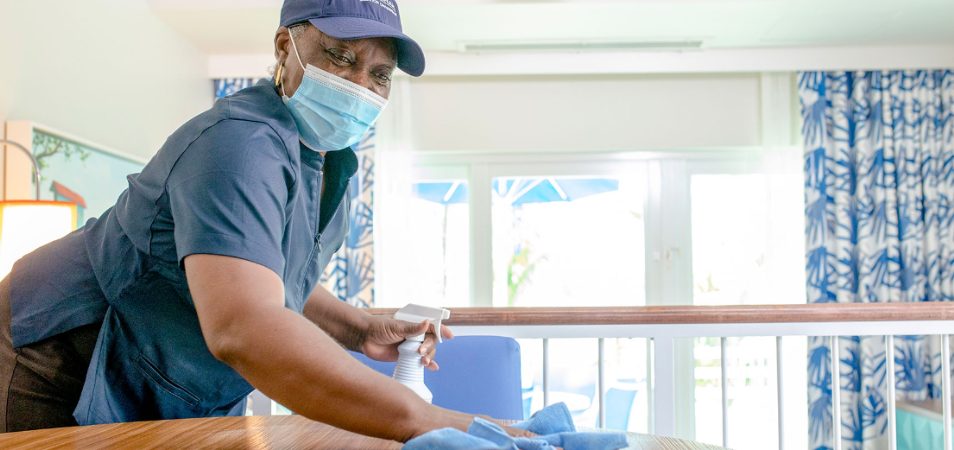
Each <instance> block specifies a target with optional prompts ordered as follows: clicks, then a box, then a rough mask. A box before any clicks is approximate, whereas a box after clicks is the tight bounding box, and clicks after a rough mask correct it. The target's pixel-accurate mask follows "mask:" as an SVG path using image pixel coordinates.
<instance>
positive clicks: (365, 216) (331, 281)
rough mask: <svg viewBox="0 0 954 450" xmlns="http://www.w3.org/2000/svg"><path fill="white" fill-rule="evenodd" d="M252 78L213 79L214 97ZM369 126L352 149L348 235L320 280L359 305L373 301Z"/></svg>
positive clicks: (372, 138) (372, 140) (250, 82)
mask: <svg viewBox="0 0 954 450" xmlns="http://www.w3.org/2000/svg"><path fill="white" fill-rule="evenodd" d="M255 82H256V79H255V78H225V79H217V80H213V83H214V86H215V98H216V99H218V98H221V97H225V96H227V95H232V94H234V93H236V92H238V91H240V90H242V89H245V88H246V87H249V86H251V85H253V84H255ZM374 143H375V130H374V129H373V128H372V129H371V131H370V132H369V133H368V135H367V136H365V137H364V139H362V140H361V143H360V144H358V146H357V148H356V149H355V153H356V154H357V156H358V172H357V173H356V174H355V176H354V178H352V179H351V187H350V190H349V195H348V197H346V199H348V201H350V202H351V205H350V206H351V209H350V222H349V230H348V236H347V238H346V239H345V243H344V245H343V246H342V248H341V249H340V250H339V251H338V254H337V255H335V257H334V258H333V259H332V260H331V263H330V264H328V267H327V268H326V269H325V273H324V274H323V275H322V284H323V285H324V286H325V287H326V288H328V290H329V291H331V293H333V294H335V295H337V296H338V298H340V299H342V300H344V301H346V302H348V303H350V304H352V305H355V306H359V307H370V306H373V305H374V233H373V231H374V220H373V217H374V214H373V212H374V155H375V145H374Z"/></svg>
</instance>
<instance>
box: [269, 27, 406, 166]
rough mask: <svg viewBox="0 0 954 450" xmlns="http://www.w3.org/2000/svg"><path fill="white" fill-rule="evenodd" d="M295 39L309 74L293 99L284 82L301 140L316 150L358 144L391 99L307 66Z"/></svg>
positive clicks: (287, 99) (283, 87)
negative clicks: (388, 99)
mask: <svg viewBox="0 0 954 450" xmlns="http://www.w3.org/2000/svg"><path fill="white" fill-rule="evenodd" d="M291 42H292V48H293V49H294V50H295V56H296V57H297V58H298V64H299V65H301V68H302V69H303V70H304V71H305V75H304V77H302V79H301V84H300V85H299V86H298V90H297V91H295V93H294V94H293V95H292V96H291V97H290V98H289V97H288V95H286V94H285V85H284V84H283V85H282V99H283V100H284V101H285V105H286V106H287V107H288V110H289V111H290V112H291V115H292V117H293V118H294V119H295V124H296V125H297V126H298V135H299V136H300V137H301V142H302V143H303V144H305V146H306V147H308V148H310V149H311V150H314V151H333V150H342V149H345V148H348V147H351V146H352V145H354V144H357V143H358V141H360V140H361V138H362V137H363V136H364V135H365V134H366V133H367V132H368V130H369V129H371V125H373V124H374V121H375V120H377V119H378V116H379V115H381V110H383V109H384V106H385V105H387V103H388V101H387V99H385V98H384V97H381V96H380V95H377V94H375V93H374V92H371V91H370V90H368V89H367V88H364V87H362V86H360V85H358V84H355V83H352V82H350V81H348V80H345V79H344V78H341V77H338V76H335V75H333V74H331V73H328V72H325V71H324V70H321V69H319V68H317V67H315V66H313V65H311V64H309V65H308V67H305V65H304V64H302V62H301V56H299V55H298V47H297V46H295V38H293V37H292V38H291Z"/></svg>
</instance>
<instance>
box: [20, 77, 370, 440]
mask: <svg viewBox="0 0 954 450" xmlns="http://www.w3.org/2000/svg"><path fill="white" fill-rule="evenodd" d="M323 169H324V172H323ZM356 169H357V159H356V157H355V155H354V152H352V151H351V150H350V149H345V150H341V151H337V152H329V153H326V155H325V158H322V157H321V155H319V154H318V153H315V152H313V151H311V150H308V149H307V148H305V147H303V146H301V145H300V143H299V137H298V132H297V129H296V127H295V123H294V121H293V120H292V117H291V115H290V114H289V113H288V111H287V109H286V108H285V105H284V104H283V103H282V101H281V97H280V96H279V95H278V94H277V93H276V92H275V90H274V88H273V87H272V86H271V85H270V84H269V83H267V82H261V83H259V84H258V85H256V86H253V87H251V88H248V89H245V90H242V91H240V92H238V93H236V94H235V95H233V96H230V97H226V98H224V99H221V100H219V101H218V102H216V103H215V105H214V106H213V107H212V109H210V110H208V111H206V112H204V113H202V114H200V115H198V116H196V117H195V118H193V119H192V120H190V121H189V122H187V123H186V124H185V125H183V126H182V127H181V128H179V129H178V130H176V131H175V132H174V133H173V134H172V135H171V136H170V137H169V139H168V140H167V141H166V143H165V144H164V145H163V146H162V148H161V149H160V150H159V152H158V153H156V155H155V156H154V157H153V158H152V160H150V161H149V163H148V164H147V165H146V166H145V168H143V171H142V172H141V173H139V174H136V175H130V176H129V177H128V178H129V187H128V188H127V189H126V190H125V191H124V192H123V193H122V194H121V195H120V196H119V199H118V200H117V201H116V205H115V206H113V207H112V208H110V209H109V210H107V211H106V212H105V213H103V215H102V216H101V217H100V218H99V219H98V220H97V219H92V220H90V221H89V222H87V224H86V225H85V226H84V227H82V228H81V229H79V230H77V231H75V232H73V233H71V234H69V235H68V236H66V237H64V238H62V239H60V240H57V241H55V242H52V243H50V244H48V245H46V246H44V247H42V248H40V249H38V250H36V251H35V252H33V253H31V254H30V255H28V256H26V257H24V258H23V259H21V260H20V261H18V262H17V263H16V264H15V265H14V267H13V270H12V272H11V275H10V276H11V313H12V320H11V331H12V335H13V345H14V346H15V347H21V346H24V345H29V344H31V343H34V342H37V341H40V340H42V339H45V338H48V337H51V336H54V335H56V334H58V333H62V332H64V331H68V330H71V329H73V328H76V327H78V326H82V325H87V324H92V323H99V322H102V324H103V325H102V328H101V330H100V334H99V337H98V339H97V343H96V348H95V350H94V351H93V359H92V362H91V363H90V367H89V370H88V372H87V377H86V383H85V385H84V387H83V392H82V395H81V398H80V402H79V404H78V405H77V407H76V410H75V412H74V416H75V417H76V419H77V421H78V422H79V423H80V424H81V425H85V424H94V423H110V422H121V421H122V422H125V421H134V420H149V419H172V418H183V417H204V416H214V415H226V414H240V413H242V412H244V411H243V407H244V403H245V402H244V399H245V396H246V395H247V394H248V393H249V392H250V391H251V386H250V385H249V384H248V383H247V382H245V380H244V379H242V378H241V377H240V376H239V375H238V373H236V372H235V371H233V370H232V369H231V368H230V367H228V366H226V365H225V364H223V363H221V362H220V361H218V360H216V359H215V358H214V357H213V356H212V354H211V353H210V352H209V350H208V348H207V347H206V345H205V342H204V340H203V338H202V333H201V330H200V329H199V322H198V317H197V316H196V312H195V307H194V305H193V304H192V297H191V295H190V294H189V289H188V285H187V283H186V277H185V272H184V270H183V266H182V261H183V259H184V258H185V257H186V256H189V255H192V254H200V253H201V254H215V255H224V256H231V257H235V258H241V259H245V260H248V261H251V262H254V263H258V264H261V265H262V266H265V267H267V268H269V269H271V270H272V271H274V272H275V273H276V274H278V275H279V276H280V277H281V278H282V280H283V281H284V285H285V306H286V307H287V308H289V309H292V310H294V311H297V312H299V313H301V311H302V309H303V308H304V304H305V301H306V299H307V297H308V294H309V293H310V292H311V290H312V289H313V288H314V287H315V285H316V284H317V282H318V278H319V276H320V274H321V271H322V269H323V268H324V267H325V265H327V264H328V262H329V261H330V259H331V257H332V255H333V253H334V252H335V251H336V250H337V249H338V247H340V246H341V243H342V242H343V240H344V238H345V234H346V232H347V216H348V210H347V208H348V204H349V201H348V193H347V189H348V181H349V179H350V178H351V177H352V176H353V175H354V173H355V170H356ZM323 176H324V193H323V194H322V193H321V191H322V177H323ZM249 332H253V333H254V332H255V330H249ZM290 344H291V345H294V343H290Z"/></svg>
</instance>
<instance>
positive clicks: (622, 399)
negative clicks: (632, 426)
mask: <svg viewBox="0 0 954 450" xmlns="http://www.w3.org/2000/svg"><path fill="white" fill-rule="evenodd" d="M635 399H636V391H635V390H632V389H619V388H615V387H611V388H609V389H607V390H606V395H605V396H603V400H604V401H606V409H605V411H606V423H605V424H604V426H603V428H605V429H607V430H622V431H626V429H627V428H628V426H629V413H630V411H631V410H632V409H633V400H635Z"/></svg>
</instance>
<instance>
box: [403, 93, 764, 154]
mask: <svg viewBox="0 0 954 450" xmlns="http://www.w3.org/2000/svg"><path fill="white" fill-rule="evenodd" d="M410 85H411V92H410V94H411V99H412V102H411V103H412V104H411V108H410V114H411V117H412V118H413V120H412V121H411V122H412V127H411V142H412V143H411V147H412V148H413V149H414V150H417V151H470V152H481V151H521V152H527V151H564V152H565V151H573V152H577V151H620V150H623V151H626V150H647V149H648V150H662V149H684V148H702V147H708V148H712V147H739V146H756V145H760V144H761V142H762V136H761V128H760V126H761V123H760V111H761V105H760V76H759V74H698V75H591V76H582V75H581V76H533V75H528V76H489V77H425V78H421V79H415V80H412V81H411V83H410Z"/></svg>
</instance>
